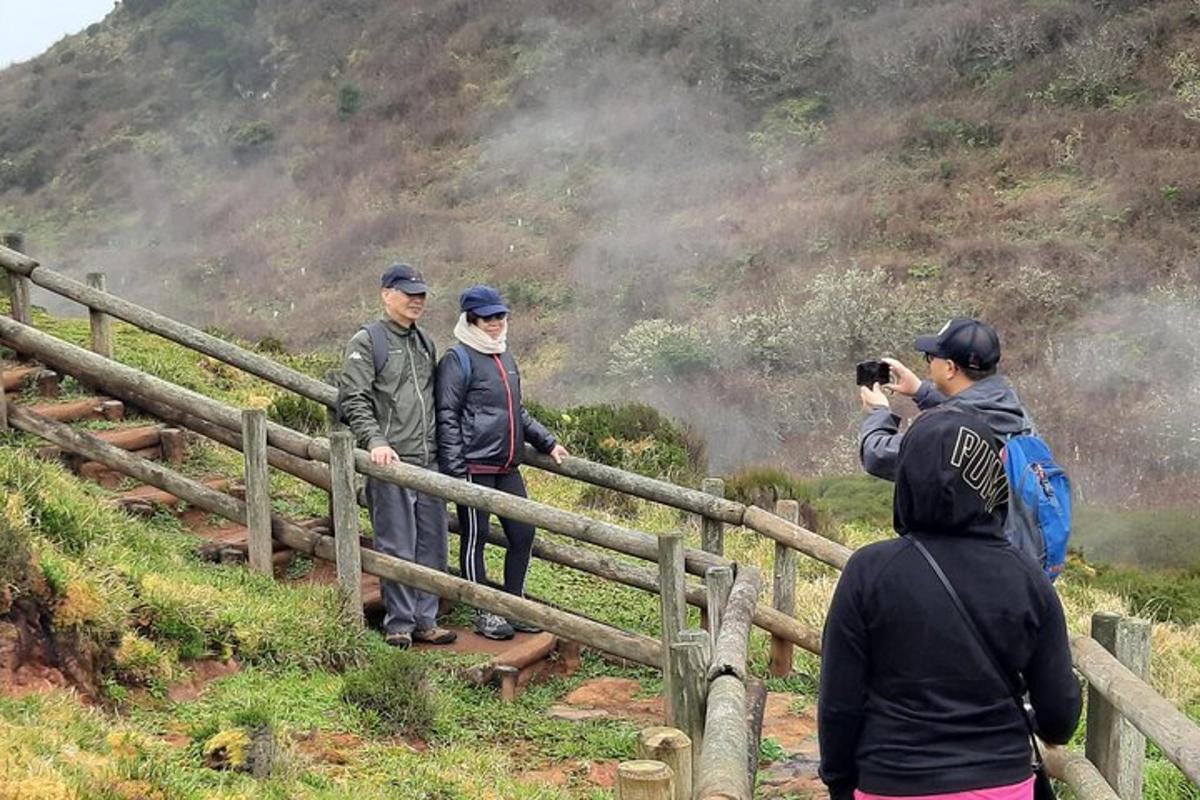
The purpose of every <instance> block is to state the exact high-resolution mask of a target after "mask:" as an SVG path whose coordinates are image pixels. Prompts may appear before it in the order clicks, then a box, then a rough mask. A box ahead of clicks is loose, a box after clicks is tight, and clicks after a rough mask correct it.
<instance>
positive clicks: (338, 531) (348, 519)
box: [264, 431, 363, 625]
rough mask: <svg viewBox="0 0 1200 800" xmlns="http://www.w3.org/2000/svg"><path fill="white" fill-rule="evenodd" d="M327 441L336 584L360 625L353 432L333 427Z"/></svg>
mask: <svg viewBox="0 0 1200 800" xmlns="http://www.w3.org/2000/svg"><path fill="white" fill-rule="evenodd" d="M329 443H330V455H331V459H330V462H329V468H330V474H331V476H332V479H333V491H332V492H331V495H332V497H333V534H334V541H336V542H337V575H338V585H339V586H340V587H341V589H342V597H343V599H344V600H345V612H346V615H347V619H348V620H349V621H350V622H351V623H352V624H354V625H362V624H363V615H362V593H361V591H362V558H361V555H360V552H359V544H358V536H359V531H358V497H357V495H356V493H355V491H354V434H352V433H350V431H334V432H333V434H332V436H330V439H329ZM264 444H265V443H264Z"/></svg>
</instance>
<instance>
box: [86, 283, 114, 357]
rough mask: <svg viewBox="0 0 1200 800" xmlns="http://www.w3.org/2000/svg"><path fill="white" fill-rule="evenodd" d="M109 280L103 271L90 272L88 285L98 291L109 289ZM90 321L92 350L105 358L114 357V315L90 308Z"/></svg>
mask: <svg viewBox="0 0 1200 800" xmlns="http://www.w3.org/2000/svg"><path fill="white" fill-rule="evenodd" d="M107 284H108V282H107V280H106V279H105V277H104V273H103V272H89V273H88V274H87V285H88V286H91V287H92V288H93V289H96V290H98V291H101V292H103V291H107ZM88 321H89V322H90V323H91V328H92V352H93V353H98V354H100V355H102V356H104V357H105V358H112V357H113V344H112V317H110V316H109V315H108V314H105V313H104V312H103V311H96V310H95V309H93V308H89V309H88Z"/></svg>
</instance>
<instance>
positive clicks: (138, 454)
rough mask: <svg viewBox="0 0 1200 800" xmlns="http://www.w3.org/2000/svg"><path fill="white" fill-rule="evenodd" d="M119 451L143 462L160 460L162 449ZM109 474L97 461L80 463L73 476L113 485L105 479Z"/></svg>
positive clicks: (106, 467)
mask: <svg viewBox="0 0 1200 800" xmlns="http://www.w3.org/2000/svg"><path fill="white" fill-rule="evenodd" d="M97 438H99V437H97ZM101 441H103V440H101ZM121 449H122V450H125V452H127V453H129V455H131V456H133V457H134V458H140V459H143V460H145V461H159V460H161V459H162V448H161V447H159V446H158V445H154V446H153V447H143V448H141V449H140V450H126V449H125V448H124V447H122V448H121ZM60 457H61V454H60ZM109 472H112V470H111V469H110V468H109V467H108V465H107V464H102V463H100V462H99V461H80V462H79V463H78V465H77V466H76V467H75V474H76V475H78V476H79V477H81V478H84V479H86V480H91V481H95V482H97V483H101V484H105V485H109V484H113V485H115V484H114V483H113V481H111V480H110V479H106V473H109ZM108 477H110V476H108ZM116 483H120V481H116Z"/></svg>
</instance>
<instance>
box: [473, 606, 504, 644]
mask: <svg viewBox="0 0 1200 800" xmlns="http://www.w3.org/2000/svg"><path fill="white" fill-rule="evenodd" d="M475 632H476V633H478V634H479V635H480V636H482V637H483V638H485V639H511V638H512V637H513V628H512V625H509V624H508V620H506V619H505V618H504V617H502V616H500V615H499V614H488V613H486V612H484V613H480V614H478V615H476V617H475Z"/></svg>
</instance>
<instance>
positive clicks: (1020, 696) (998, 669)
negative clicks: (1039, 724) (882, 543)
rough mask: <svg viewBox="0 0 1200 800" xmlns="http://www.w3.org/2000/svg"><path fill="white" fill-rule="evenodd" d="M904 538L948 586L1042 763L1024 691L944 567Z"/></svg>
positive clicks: (961, 614)
mask: <svg viewBox="0 0 1200 800" xmlns="http://www.w3.org/2000/svg"><path fill="white" fill-rule="evenodd" d="M904 538H905V539H908V541H909V542H911V543H912V545H913V547H915V548H917V552H919V553H920V554H921V555H922V556H924V557H925V560H926V561H927V562H929V566H930V567H931V568H932V569H933V572H934V574H935V575H937V577H938V580H939V581H941V582H942V586H944V587H945V588H946V593H947V594H949V595H950V600H951V602H953V603H954V607H955V609H957V610H958V615H959V616H960V617H962V620H963V622H965V623H966V624H967V630H969V631H970V632H971V635H972V636H973V637H975V641H976V643H977V644H978V645H979V649H980V650H982V651H983V654H984V655H985V656H987V660H988V661H989V662H990V663H991V665H992V669H993V671H995V673H996V675H998V676H999V677H1000V680H1001V681H1003V682H1004V686H1005V688H1007V689H1008V693H1009V694H1010V695H1012V699H1013V702H1014V703H1016V704H1017V710H1018V711H1019V712H1020V713H1021V719H1023V720H1025V725H1026V727H1028V728H1029V738H1030V741H1031V742H1032V744H1033V753H1034V758H1035V760H1036V763H1037V764H1041V763H1042V754H1041V751H1040V750H1039V749H1038V745H1037V736H1036V735H1035V734H1034V731H1033V720H1032V719H1030V718H1029V712H1028V711H1027V710H1026V708H1025V697H1024V692H1023V691H1022V690H1021V689H1020V688H1019V687H1018V686H1017V685H1016V684H1014V683H1013V681H1012V678H1010V677H1009V675H1008V673H1007V672H1006V671H1005V670H1004V667H1003V666H1001V665H1000V659H998V658H997V657H996V653H995V651H994V650H992V648H991V647H989V646H988V643H987V639H984V638H983V634H982V633H980V631H979V627H978V626H977V625H976V624H975V620H974V619H973V618H972V617H971V614H970V613H969V612H968V611H967V607H966V606H964V605H963V602H962V599H961V598H960V597H959V596H958V592H956V591H955V590H954V584H952V583H950V579H949V578H947V577H946V573H944V572H942V567H941V565H940V564H938V562H937V560H936V559H935V558H934V557H933V554H932V553H930V552H929V550H928V549H927V548H926V547H925V545H923V544H921V542H920V541H918V540H917V538H916V537H915V536H905V537H904Z"/></svg>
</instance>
